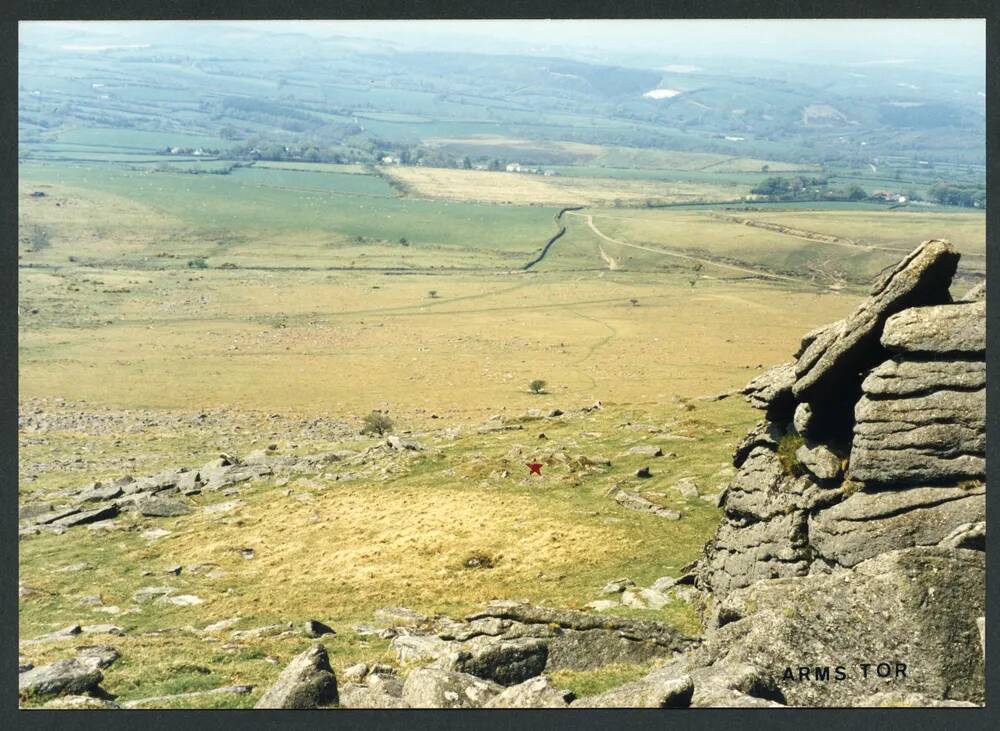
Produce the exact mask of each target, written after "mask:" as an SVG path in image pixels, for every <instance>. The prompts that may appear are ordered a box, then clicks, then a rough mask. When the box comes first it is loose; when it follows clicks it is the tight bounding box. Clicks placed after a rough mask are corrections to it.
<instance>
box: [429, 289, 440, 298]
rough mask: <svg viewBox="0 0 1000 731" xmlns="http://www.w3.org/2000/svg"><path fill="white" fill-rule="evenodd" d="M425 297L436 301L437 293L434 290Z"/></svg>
mask: <svg viewBox="0 0 1000 731" xmlns="http://www.w3.org/2000/svg"><path fill="white" fill-rule="evenodd" d="M427 296H428V297H430V298H431V299H436V298H437V296H438V291H437V290H436V289H432V290H430V291H429V292H428V293H427Z"/></svg>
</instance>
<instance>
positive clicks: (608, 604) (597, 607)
mask: <svg viewBox="0 0 1000 731" xmlns="http://www.w3.org/2000/svg"><path fill="white" fill-rule="evenodd" d="M584 606H585V607H586V608H587V609H593V610H594V611H595V612H606V611H607V610H609V609H613V608H614V607H618V606H621V602H619V601H616V600H613V599H595V600H594V601H592V602H588V603H587V604H585V605H584Z"/></svg>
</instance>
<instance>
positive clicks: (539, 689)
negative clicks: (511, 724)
mask: <svg viewBox="0 0 1000 731" xmlns="http://www.w3.org/2000/svg"><path fill="white" fill-rule="evenodd" d="M574 698H575V696H574V695H573V693H571V692H570V691H568V690H557V689H556V688H555V687H554V686H553V685H552V683H551V681H550V680H549V679H548V678H546V677H545V676H539V677H537V678H530V679H528V680H526V681H524V682H523V683H519V684H517V685H512V686H510V687H509V688H505V689H504V690H503V691H501V692H500V693H499V694H498V695H496V696H494V697H493V698H492V699H490V700H489V701H487V702H486V704H485V705H484V706H483V707H484V708H565V707H566V706H568V705H569V704H570V703H571V702H572V701H573V699H574Z"/></svg>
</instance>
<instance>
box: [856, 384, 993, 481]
mask: <svg viewBox="0 0 1000 731" xmlns="http://www.w3.org/2000/svg"><path fill="white" fill-rule="evenodd" d="M854 413H855V421H856V423H855V425H854V440H853V444H852V447H851V463H850V468H849V475H850V477H851V478H852V479H855V480H858V481H861V482H867V483H871V484H885V485H899V484H911V485H912V484H921V483H923V484H930V483H940V482H955V481H958V480H963V479H970V478H972V479H983V478H985V477H986V392H985V389H979V390H975V391H961V390H950V389H942V390H936V391H931V392H930V393H926V394H924V395H919V396H906V397H901V398H876V397H873V396H871V395H867V394H866V395H865V396H863V397H862V398H861V399H860V400H859V401H858V403H857V405H856V406H855V409H854Z"/></svg>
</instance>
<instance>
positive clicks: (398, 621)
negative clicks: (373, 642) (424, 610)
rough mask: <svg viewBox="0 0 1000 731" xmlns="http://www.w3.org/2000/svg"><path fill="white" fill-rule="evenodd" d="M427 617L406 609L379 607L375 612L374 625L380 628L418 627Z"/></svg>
mask: <svg viewBox="0 0 1000 731" xmlns="http://www.w3.org/2000/svg"><path fill="white" fill-rule="evenodd" d="M426 621H427V617H425V616H424V615H423V614H420V613H419V612H415V611H413V610H412V609H410V608H408V607H381V608H379V609H376V610H375V623H376V624H377V625H378V626H380V627H411V628H412V627H419V626H420V625H422V624H424V623H425V622H426Z"/></svg>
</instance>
